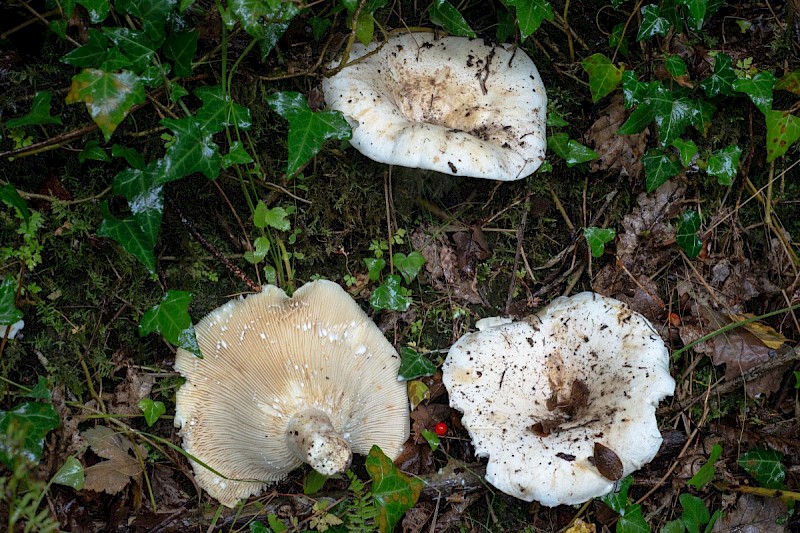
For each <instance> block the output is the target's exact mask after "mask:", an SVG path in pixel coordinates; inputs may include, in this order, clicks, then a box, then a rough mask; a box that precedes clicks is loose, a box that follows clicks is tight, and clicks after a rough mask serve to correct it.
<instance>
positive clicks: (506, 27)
mask: <svg viewBox="0 0 800 533" xmlns="http://www.w3.org/2000/svg"><path fill="white" fill-rule="evenodd" d="M516 33H517V26H516V16H515V15H514V13H512V12H511V10H510V9H507V8H506V7H505V6H503V5H502V4H500V5H498V6H497V27H496V28H495V37H496V38H497V42H500V43H504V42H506V41H508V39H510V38H511V36H512V35H516Z"/></svg>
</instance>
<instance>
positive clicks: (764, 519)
mask: <svg viewBox="0 0 800 533" xmlns="http://www.w3.org/2000/svg"><path fill="white" fill-rule="evenodd" d="M785 514H786V503H784V502H783V501H782V500H780V499H779V498H759V497H758V496H754V495H752V494H742V495H741V496H739V500H738V501H737V502H736V507H734V508H733V509H731V510H728V511H726V512H725V514H724V515H722V518H721V519H719V520H717V522H716V523H715V524H714V529H713V530H712V531H714V532H715V533H722V532H724V531H735V532H737V533H783V532H784V531H786V526H785V525H784V524H779V523H777V522H778V518H780V517H782V516H785Z"/></svg>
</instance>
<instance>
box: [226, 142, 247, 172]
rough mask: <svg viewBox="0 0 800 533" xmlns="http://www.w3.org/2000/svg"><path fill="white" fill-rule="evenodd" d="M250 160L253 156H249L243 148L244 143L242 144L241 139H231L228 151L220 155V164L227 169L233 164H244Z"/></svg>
mask: <svg viewBox="0 0 800 533" xmlns="http://www.w3.org/2000/svg"><path fill="white" fill-rule="evenodd" d="M252 162H253V158H252V157H250V154H248V153H247V150H245V148H244V145H242V141H233V143H231V147H230V149H229V150H228V153H227V154H225V155H223V156H222V159H221V160H220V165H221V166H222V168H223V169H226V170H227V169H228V168H230V167H232V166H233V165H246V164H247V163H252Z"/></svg>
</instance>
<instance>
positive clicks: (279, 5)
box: [228, 0, 300, 60]
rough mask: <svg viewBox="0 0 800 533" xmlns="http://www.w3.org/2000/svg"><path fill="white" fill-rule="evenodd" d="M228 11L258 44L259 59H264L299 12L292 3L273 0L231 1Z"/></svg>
mask: <svg viewBox="0 0 800 533" xmlns="http://www.w3.org/2000/svg"><path fill="white" fill-rule="evenodd" d="M228 9H229V10H230V12H231V14H232V15H233V17H234V18H235V19H236V20H238V21H239V22H240V23H241V24H242V27H243V28H244V31H246V32H247V33H248V34H250V36H251V37H253V38H254V39H256V40H257V41H258V42H259V45H260V48H261V59H262V60H264V59H266V57H267V55H268V54H269V53H270V51H271V50H272V49H273V48H274V47H275V45H276V44H277V42H278V39H280V38H281V36H282V35H283V33H284V32H285V31H286V29H287V28H288V27H289V22H291V20H292V19H293V18H294V17H295V16H296V15H297V14H298V13H299V12H300V8H299V7H298V6H297V5H295V3H294V2H276V1H274V0H231V1H230V2H228Z"/></svg>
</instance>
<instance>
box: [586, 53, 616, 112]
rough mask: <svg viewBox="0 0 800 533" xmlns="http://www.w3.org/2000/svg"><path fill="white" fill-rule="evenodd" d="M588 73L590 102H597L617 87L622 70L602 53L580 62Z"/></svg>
mask: <svg viewBox="0 0 800 533" xmlns="http://www.w3.org/2000/svg"><path fill="white" fill-rule="evenodd" d="M581 66H582V67H583V70H584V71H586V73H587V74H589V90H590V91H591V93H592V102H597V101H598V100H600V99H601V98H603V97H604V96H605V95H607V94H608V93H610V92H611V91H613V90H614V89H616V88H617V85H619V84H620V82H621V81H622V70H621V69H620V68H619V67H617V66H616V65H615V64H614V63H612V62H611V60H610V59H609V58H608V57H606V56H605V55H603V54H593V55H591V56H589V57H587V58H586V59H584V60H583V61H582V62H581Z"/></svg>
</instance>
